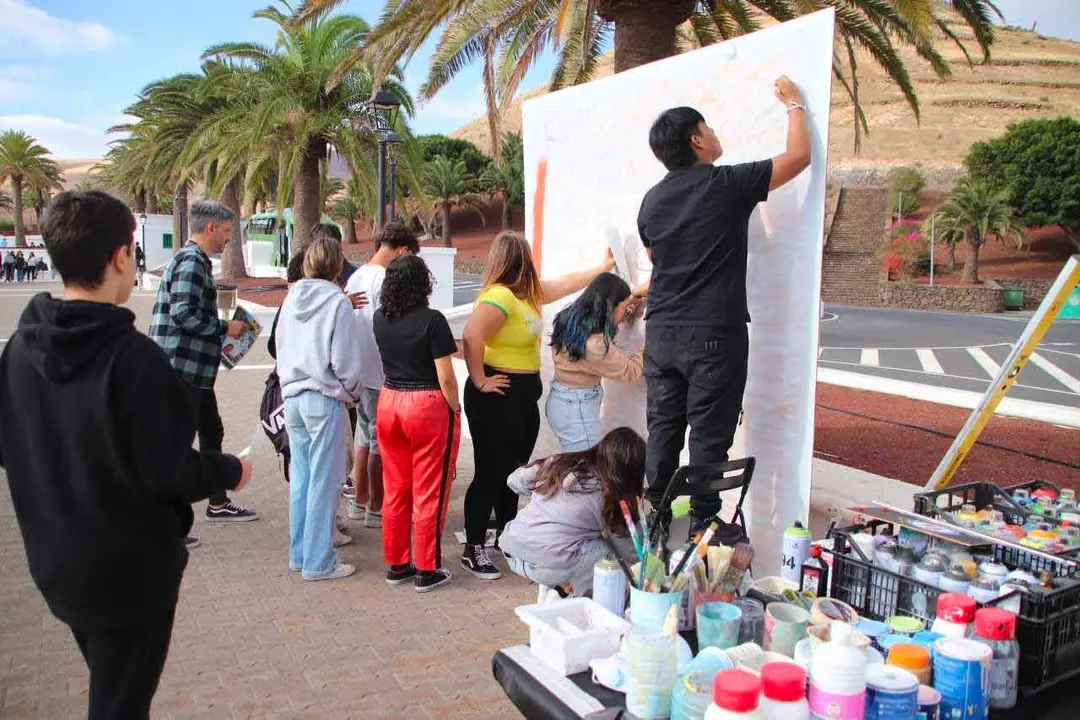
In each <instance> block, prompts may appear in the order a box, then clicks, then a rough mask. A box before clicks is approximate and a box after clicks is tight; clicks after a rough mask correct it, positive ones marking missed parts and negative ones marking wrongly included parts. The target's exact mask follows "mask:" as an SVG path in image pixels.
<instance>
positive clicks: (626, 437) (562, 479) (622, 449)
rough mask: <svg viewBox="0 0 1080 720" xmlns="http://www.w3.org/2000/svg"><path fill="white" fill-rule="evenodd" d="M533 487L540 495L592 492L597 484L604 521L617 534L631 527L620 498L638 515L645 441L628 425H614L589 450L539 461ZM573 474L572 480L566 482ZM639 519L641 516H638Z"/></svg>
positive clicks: (623, 532)
mask: <svg viewBox="0 0 1080 720" xmlns="http://www.w3.org/2000/svg"><path fill="white" fill-rule="evenodd" d="M538 464H539V468H538V469H537V473H536V478H535V479H534V480H533V485H532V491H533V492H534V493H537V494H539V495H540V496H541V497H551V496H553V495H557V494H558V493H560V492H591V491H593V490H594V489H595V487H596V484H597V483H598V484H599V485H600V490H601V491H602V492H603V494H604V524H605V525H606V526H607V528H608V530H610V531H611V532H613V533H615V534H617V535H626V534H627V532H628V530H627V527H626V521H625V520H623V515H622V510H621V509H620V508H619V501H620V500H626V501H628V502H629V503H630V513H631V515H632V516H634V517H635V518H636V517H637V510H636V509H635V508H636V503H635V502H634V499H635V498H637V497H638V496H639V495H641V493H642V490H643V489H644V487H645V441H644V440H642V439H641V436H640V435H638V434H637V433H636V432H634V431H633V430H631V429H630V428H628V427H620V428H615V429H614V430H612V431H611V432H609V433H608V434H607V435H605V436H604V438H603V439H602V440H601V441H600V442H599V443H598V444H597V445H596V446H595V447H592V448H590V449H588V450H583V451H581V452H573V453H563V454H561V455H552V456H551V457H549V458H547V459H545V460H540V461H539V462H538ZM571 473H572V474H573V476H574V481H573V484H569V485H568V484H566V478H567V476H568V475H570V474H571ZM638 519H639V520H640V518H638Z"/></svg>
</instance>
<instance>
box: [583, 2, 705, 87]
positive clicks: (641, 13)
mask: <svg viewBox="0 0 1080 720" xmlns="http://www.w3.org/2000/svg"><path fill="white" fill-rule="evenodd" d="M696 5H697V0H663V2H655V0H597V3H596V11H597V13H598V14H599V15H600V17H601V18H602V19H603V20H606V21H608V22H613V23H615V72H617V73H618V72H622V71H623V70H629V69H630V68H633V67H637V66H638V65H644V64H646V63H650V62H653V61H654V60H660V59H663V58H666V57H671V56H672V55H674V54H675V37H676V30H677V29H678V27H679V25H680V24H681V23H683V22H685V21H686V20H687V19H689V17H690V15H691V14H692V13H693V12H694V8H695V6H696Z"/></svg>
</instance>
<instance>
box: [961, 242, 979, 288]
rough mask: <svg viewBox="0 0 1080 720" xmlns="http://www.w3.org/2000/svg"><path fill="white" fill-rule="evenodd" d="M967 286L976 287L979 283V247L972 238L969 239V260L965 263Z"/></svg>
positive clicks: (965, 281)
mask: <svg viewBox="0 0 1080 720" xmlns="http://www.w3.org/2000/svg"><path fill="white" fill-rule="evenodd" d="M963 281H964V283H965V284H968V285H974V284H976V283H978V282H979V246H978V244H976V242H975V240H973V239H972V238H971V237H969V238H968V252H967V259H966V260H965V261H964V277H963Z"/></svg>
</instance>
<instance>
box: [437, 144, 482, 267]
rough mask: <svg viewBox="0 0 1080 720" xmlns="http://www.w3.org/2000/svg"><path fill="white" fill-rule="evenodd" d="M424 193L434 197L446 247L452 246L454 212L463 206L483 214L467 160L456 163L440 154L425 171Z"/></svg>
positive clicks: (480, 200)
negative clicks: (456, 208) (452, 213)
mask: <svg viewBox="0 0 1080 720" xmlns="http://www.w3.org/2000/svg"><path fill="white" fill-rule="evenodd" d="M423 182H424V190H425V191H426V192H427V194H428V195H430V196H431V199H432V201H433V203H434V204H433V206H434V207H435V208H436V209H438V211H439V225H440V227H441V229H442V241H443V245H445V246H446V247H452V245H451V243H450V210H451V209H452V208H454V207H459V208H463V209H468V210H476V211H477V213H478V214H479V215H480V218H481V219H483V217H484V214H483V213H482V212H480V209H481V208H483V206H484V202H483V200H482V199H481V198H480V196H479V195H477V194H476V192H475V190H476V183H475V182H474V180H473V179H472V178H471V177H469V171H468V170H467V169H466V168H465V161H464V160H458V161H457V162H454V161H453V160H450V159H448V158H446V157H443V156H442V155H438V156H436V157H435V159H434V160H432V161H431V162H430V163H428V166H427V168H426V170H425V172H424V178H423Z"/></svg>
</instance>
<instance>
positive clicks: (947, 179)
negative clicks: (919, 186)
mask: <svg viewBox="0 0 1080 720" xmlns="http://www.w3.org/2000/svg"><path fill="white" fill-rule="evenodd" d="M894 167H905V165H904V164H903V163H896V164H895V165H890V164H886V163H874V164H863V163H831V164H830V165H829V177H828V182H829V184H830V185H835V186H836V187H845V188H881V187H885V186H886V185H887V184H888V182H887V179H886V178H887V176H888V174H889V171H890V170H892V169H893V168H894ZM910 167H914V168H915V169H916V170H918V171H919V172H920V173H922V176H923V178H924V179H925V180H926V187H927V189H929V190H952V188H953V185H955V184H956V181H957V180H959V179H960V178H961V177H963V175H964V168H962V167H960V166H958V165H932V166H931V165H911V166H910Z"/></svg>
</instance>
